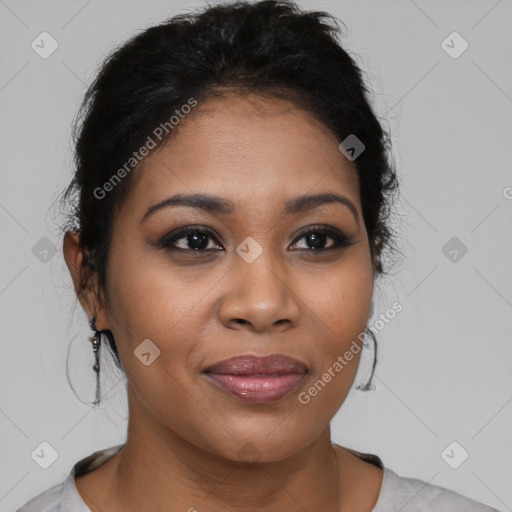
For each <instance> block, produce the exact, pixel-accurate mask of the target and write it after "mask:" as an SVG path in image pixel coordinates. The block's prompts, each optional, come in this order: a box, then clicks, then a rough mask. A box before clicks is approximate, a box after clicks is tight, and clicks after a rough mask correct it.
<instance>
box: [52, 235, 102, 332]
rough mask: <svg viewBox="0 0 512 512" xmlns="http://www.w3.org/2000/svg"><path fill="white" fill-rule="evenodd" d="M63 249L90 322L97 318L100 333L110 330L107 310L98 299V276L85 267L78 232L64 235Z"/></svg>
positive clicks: (78, 295)
mask: <svg viewBox="0 0 512 512" xmlns="http://www.w3.org/2000/svg"><path fill="white" fill-rule="evenodd" d="M62 249H63V253H64V260H65V261H66V265H67V267H68V270H69V273H70V274H71V279H72V280H73V286H74V288H75V293H76V294H77V297H78V300H79V301H80V304H81V305H82V308H83V309H84V311H85V313H86V315H87V319H88V320H89V319H90V318H91V316H95V317H96V329H97V330H98V331H103V330H105V329H109V327H108V320H107V315H106V310H105V308H104V306H102V305H101V304H100V301H99V298H98V297H99V296H98V274H97V273H96V272H93V271H92V270H91V269H90V268H89V267H87V265H85V261H84V253H83V250H82V248H81V247H80V235H79V233H78V232H77V231H68V232H67V233H66V234H65V235H64V240H63V248H62Z"/></svg>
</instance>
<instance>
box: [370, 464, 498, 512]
mask: <svg viewBox="0 0 512 512" xmlns="http://www.w3.org/2000/svg"><path fill="white" fill-rule="evenodd" d="M391 509H396V510H398V509H400V510H401V511H402V512H434V511H435V512H443V511H447V512H448V511H452V510H464V511H465V512H499V511H497V510H496V509H494V508H492V507H489V506H487V505H484V504H482V503H479V502H477V501H474V500H472V499H470V498H467V497H466V496H463V495H462V494H459V493H457V492H455V491H451V490H449V489H445V488H444V487H440V486H437V485H433V484H429V483H427V482H424V481H423V480H418V479H416V478H407V477H403V476H399V475H397V474H396V473H395V472H394V471H392V470H391V469H389V468H384V480H383V485H382V489H381V494H380V497H379V501H378V502H377V505H376V507H375V509H374V510H373V512H385V511H388V510H391Z"/></svg>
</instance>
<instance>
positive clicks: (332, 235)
mask: <svg viewBox="0 0 512 512" xmlns="http://www.w3.org/2000/svg"><path fill="white" fill-rule="evenodd" d="M302 239H304V240H305V247H302V248H299V250H307V251H310V252H325V251H330V250H333V249H338V248H342V247H348V246H350V245H352V244H353V242H351V241H350V239H349V238H348V237H347V236H346V235H344V234H343V233H341V231H338V230H334V229H332V228H329V229H321V228H313V229H309V230H307V231H305V232H303V233H302V234H301V235H300V236H299V237H298V238H296V240H302ZM329 239H330V240H334V243H333V244H331V245H330V246H329V247H325V244H326V242H327V240H329ZM293 245H297V242H295V243H294V244H293Z"/></svg>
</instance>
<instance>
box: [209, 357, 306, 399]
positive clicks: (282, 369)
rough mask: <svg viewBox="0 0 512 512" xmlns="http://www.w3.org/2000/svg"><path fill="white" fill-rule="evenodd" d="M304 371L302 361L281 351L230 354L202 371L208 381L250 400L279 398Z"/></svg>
mask: <svg viewBox="0 0 512 512" xmlns="http://www.w3.org/2000/svg"><path fill="white" fill-rule="evenodd" d="M307 372H308V367H307V365H306V364H305V363H303V362H302V361H299V360H297V359H293V358H291V357H288V356H285V355H282V354H271V355H269V356H265V357H261V356H254V355H249V354H247V355H243V356H238V357H232V358H230V359H226V360H224V361H220V362H218V363H215V364H213V365H212V366H210V367H208V368H206V369H205V370H204V374H205V375H206V376H207V377H208V379H209V380H210V381H211V382H213V383H214V384H216V385H217V386H220V387H221V388H222V389H224V390H225V391H227V392H229V393H230V394H231V395H233V396H235V397H237V398H239V399H240V400H243V401H246V402H252V403H267V402H273V401H276V400H279V399H280V398H283V397H284V396H286V395H288V394H289V393H291V392H292V391H293V390H294V389H296V388H297V387H298V386H299V384H300V383H301V382H302V380H303V378H304V377H305V375H306V374H307Z"/></svg>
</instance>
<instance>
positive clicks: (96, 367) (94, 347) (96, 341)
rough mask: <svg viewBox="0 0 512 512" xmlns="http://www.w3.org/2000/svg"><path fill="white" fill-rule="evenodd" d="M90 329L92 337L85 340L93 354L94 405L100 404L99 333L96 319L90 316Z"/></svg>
mask: <svg viewBox="0 0 512 512" xmlns="http://www.w3.org/2000/svg"><path fill="white" fill-rule="evenodd" d="M89 326H90V328H91V329H92V330H93V331H94V335H93V336H89V337H88V338H87V339H88V340H89V341H91V342H92V350H93V352H94V365H93V369H94V371H95V372H96V399H95V400H94V405H98V404H99V403H100V345H101V332H100V331H98V330H97V329H96V317H95V316H92V317H91V319H90V321H89Z"/></svg>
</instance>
